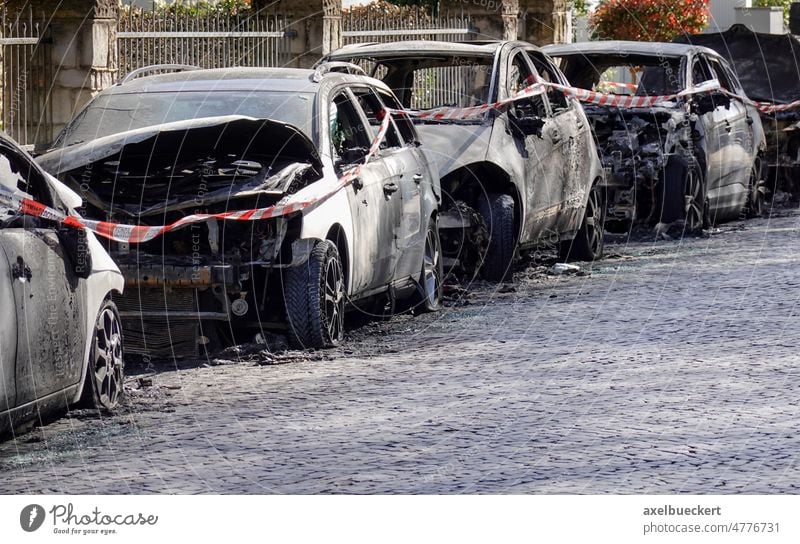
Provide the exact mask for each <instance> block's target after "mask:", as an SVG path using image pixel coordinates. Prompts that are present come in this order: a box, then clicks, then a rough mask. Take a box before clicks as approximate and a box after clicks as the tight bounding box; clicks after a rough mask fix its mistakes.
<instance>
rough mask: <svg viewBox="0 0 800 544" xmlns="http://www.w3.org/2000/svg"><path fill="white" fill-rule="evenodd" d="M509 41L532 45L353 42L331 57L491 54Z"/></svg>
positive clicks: (501, 42) (418, 41)
mask: <svg viewBox="0 0 800 544" xmlns="http://www.w3.org/2000/svg"><path fill="white" fill-rule="evenodd" d="M508 43H518V44H520V45H525V46H526V47H531V44H528V43H525V42H508V41H476V42H440V41H433V40H408V41H402V42H390V43H367V44H353V45H347V46H345V47H342V48H341V49H337V50H336V51H334V52H333V53H331V54H330V55H329V56H328V58H329V59H338V58H348V57H352V56H355V55H357V56H359V57H373V58H377V57H387V56H397V55H400V54H402V55H406V54H409V55H419V56H425V55H442V54H444V55H466V56H484V55H486V56H491V55H493V54H494V53H495V52H496V51H497V49H499V48H500V47H502V46H504V45H505V44H508Z"/></svg>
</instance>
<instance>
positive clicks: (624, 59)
mask: <svg viewBox="0 0 800 544" xmlns="http://www.w3.org/2000/svg"><path fill="white" fill-rule="evenodd" d="M681 60H682V59H681V58H680V57H664V56H655V55H654V56H649V55H608V54H598V55H581V54H575V55H565V56H563V57H561V58H560V61H559V64H560V68H561V71H562V72H564V75H565V76H567V79H568V80H569V81H570V83H571V84H572V85H574V86H575V87H579V88H581V89H590V90H595V91H599V92H605V93H611V94H622V95H634V96H663V95H670V94H676V93H678V92H680V91H682V90H683V86H684V78H683V73H682V70H681Z"/></svg>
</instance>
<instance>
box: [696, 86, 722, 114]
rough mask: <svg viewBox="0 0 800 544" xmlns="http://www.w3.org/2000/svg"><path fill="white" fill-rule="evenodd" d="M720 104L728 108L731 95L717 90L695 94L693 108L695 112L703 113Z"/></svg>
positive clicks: (712, 109) (709, 111)
mask: <svg viewBox="0 0 800 544" xmlns="http://www.w3.org/2000/svg"><path fill="white" fill-rule="evenodd" d="M720 106H722V107H724V108H725V109H729V108H730V107H731V97H730V96H728V95H727V94H725V93H723V92H719V91H718V92H712V93H706V94H701V95H698V96H696V97H695V99H694V107H693V109H694V111H695V113H697V114H699V115H705V114H707V113H711V112H712V111H714V110H715V109H717V108H718V107H720Z"/></svg>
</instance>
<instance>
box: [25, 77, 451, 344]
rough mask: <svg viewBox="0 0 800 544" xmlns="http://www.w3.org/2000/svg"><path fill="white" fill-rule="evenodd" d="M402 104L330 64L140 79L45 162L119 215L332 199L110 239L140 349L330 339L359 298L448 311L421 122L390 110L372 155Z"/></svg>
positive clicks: (127, 323) (168, 217) (118, 90)
mask: <svg viewBox="0 0 800 544" xmlns="http://www.w3.org/2000/svg"><path fill="white" fill-rule="evenodd" d="M396 107H397V103H396V102H395V98H394V96H393V95H392V94H391V91H389V89H388V88H386V86H385V85H383V84H382V83H380V82H378V81H374V80H371V79H369V78H367V77H364V76H359V75H351V74H347V73H335V72H332V71H326V70H318V71H316V72H315V71H310V70H294V69H221V70H186V71H180V72H177V73H169V74H161V75H153V76H149V77H139V78H135V79H133V80H132V81H125V82H123V83H122V84H120V85H117V86H115V87H113V88H110V89H107V90H106V91H103V92H102V93H100V94H99V95H98V96H97V97H96V98H95V99H94V100H92V101H91V102H90V103H89V105H88V106H87V107H86V108H85V109H84V110H83V111H82V112H81V113H80V114H79V115H78V116H77V117H76V118H75V119H74V120H73V121H72V122H71V123H70V124H69V125H68V126H67V127H66V129H65V130H64V131H63V132H62V133H61V135H60V136H59V138H58V139H57V141H56V143H55V146H54V150H53V151H51V152H49V153H47V154H45V155H42V156H40V157H39V158H38V161H39V162H40V164H41V165H43V166H44V167H45V168H46V169H47V170H49V171H50V172H52V173H53V174H55V175H57V176H59V177H60V178H61V179H62V180H63V181H64V182H65V183H67V184H68V185H70V186H71V187H73V188H74V189H76V190H77V191H79V192H80V193H81V194H82V195H83V196H84V198H85V200H86V202H87V206H86V215H88V216H89V217H91V218H95V219H102V220H107V221H112V222H117V223H127V224H141V225H167V224H171V223H173V222H174V221H176V220H179V219H181V218H183V217H185V216H187V215H191V214H196V213H211V214H214V213H220V212H230V211H236V210H251V209H260V208H266V207H270V206H273V205H276V204H282V203H286V202H291V201H297V202H309V201H313V200H315V199H317V198H319V197H320V195H326V194H329V195H330V196H329V197H328V198H324V199H323V200H322V201H320V202H317V203H316V204H314V205H310V206H306V207H304V208H303V209H302V210H299V211H296V212H293V213H290V214H288V215H281V216H278V217H272V218H269V219H262V220H257V221H234V220H227V221H223V220H218V219H210V220H208V221H205V222H202V223H193V224H191V225H188V226H185V227H183V228H181V229H178V230H175V231H171V232H167V233H166V234H164V235H163V236H161V237H158V238H156V239H154V240H152V241H150V242H146V243H143V244H139V245H136V244H126V243H118V242H112V243H111V250H112V255H113V256H114V258H115V260H116V261H117V262H118V264H119V266H120V269H121V270H122V272H123V274H124V276H125V280H126V284H127V288H126V294H125V296H124V297H121V298H119V299H118V300H117V303H118V305H119V306H120V310H121V313H122V316H123V325H124V327H125V331H126V335H127V339H128V345H129V347H130V351H131V352H137V353H143V354H148V355H150V356H156V357H163V356H172V355H198V354H199V353H200V352H201V350H202V349H204V346H207V345H208V344H209V343H210V344H212V345H214V344H223V345H224V344H226V343H229V342H231V341H235V340H239V339H240V337H239V336H238V335H237V333H238V332H239V331H242V332H243V334H247V336H246V338H248V339H249V338H252V334H253V333H254V331H256V330H259V329H267V330H269V329H283V328H286V329H288V333H289V338H290V340H291V341H292V343H293V344H294V345H297V346H306V347H325V346H330V345H333V344H335V343H337V342H338V341H339V340H340V338H341V337H342V334H343V329H342V320H343V314H344V310H345V308H346V307H348V306H347V305H346V302H348V301H349V302H351V303H353V304H357V303H358V301H361V302H360V303H361V304H366V305H368V306H369V305H371V304H372V303H373V302H375V304H376V305H377V306H379V307H381V308H384V307H386V306H387V302H386V301H387V300H388V301H390V302H393V301H394V300H395V299H401V298H407V297H410V296H413V295H417V296H418V297H419V299H420V300H419V302H420V304H421V306H422V307H423V308H424V309H429V310H433V309H436V308H437V307H438V305H439V296H440V292H441V284H440V280H441V260H440V258H439V255H440V251H439V249H438V236H437V235H436V232H437V229H436V210H437V206H438V202H437V199H438V179H437V178H436V176H435V174H434V173H432V171H431V169H429V167H428V164H427V162H426V159H425V156H424V154H423V153H422V152H421V151H420V149H419V147H418V142H417V137H416V133H415V130H414V127H413V125H411V123H408V122H407V121H404V120H403V119H392V120H391V121H390V123H389V125H388V126H389V129H388V131H387V133H386V137H385V138H384V141H383V144H382V145H381V147H380V149H379V150H378V152H377V153H376V154H375V155H374V156H373V157H372V159H371V160H369V162H367V163H366V164H364V161H365V158H366V156H367V153H368V149H369V148H370V144H371V143H372V142H373V140H374V139H375V137H376V136H377V131H378V126H379V125H380V122H381V119H382V112H384V111H385V110H386V109H388V108H396ZM84 141H85V142H84ZM359 165H360V170H359V172H358V176H357V178H355V179H354V180H353V182H352V184H351V185H349V186H346V187H344V188H343V189H340V190H336V189H337V187H340V185H341V181H340V177H341V176H342V175H343V174H344V173H345V172H346V171H348V170H350V169H352V168H354V167H356V166H359ZM370 308H371V306H370ZM287 325H288V327H287Z"/></svg>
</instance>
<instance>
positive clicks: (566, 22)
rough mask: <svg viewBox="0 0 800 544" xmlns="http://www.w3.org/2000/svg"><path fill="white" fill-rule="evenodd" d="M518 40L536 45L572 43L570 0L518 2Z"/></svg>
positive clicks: (571, 4)
mask: <svg viewBox="0 0 800 544" xmlns="http://www.w3.org/2000/svg"><path fill="white" fill-rule="evenodd" d="M519 4H520V10H521V19H522V28H521V29H520V39H523V40H525V41H528V42H531V43H533V44H536V45H547V44H551V43H570V42H571V41H572V7H573V2H572V0H519Z"/></svg>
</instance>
